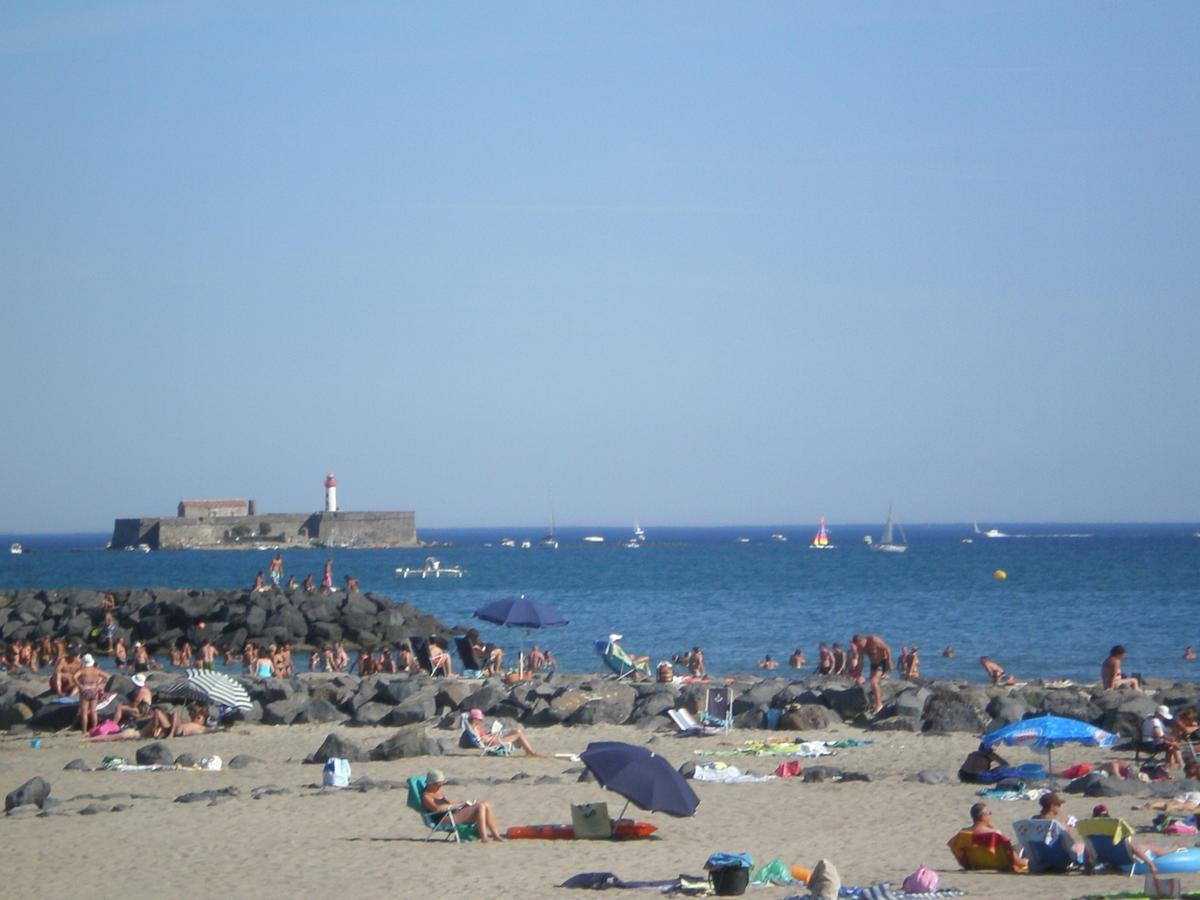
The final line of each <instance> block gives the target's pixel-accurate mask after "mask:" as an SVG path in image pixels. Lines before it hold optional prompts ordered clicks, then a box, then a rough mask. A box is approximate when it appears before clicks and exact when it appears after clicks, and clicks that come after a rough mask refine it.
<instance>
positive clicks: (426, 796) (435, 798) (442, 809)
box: [421, 769, 504, 844]
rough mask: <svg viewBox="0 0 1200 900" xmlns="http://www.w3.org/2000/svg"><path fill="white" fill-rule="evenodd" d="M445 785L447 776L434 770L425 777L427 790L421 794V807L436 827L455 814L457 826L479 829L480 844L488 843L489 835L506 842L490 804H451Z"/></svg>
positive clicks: (483, 802) (468, 802)
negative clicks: (443, 789)
mask: <svg viewBox="0 0 1200 900" xmlns="http://www.w3.org/2000/svg"><path fill="white" fill-rule="evenodd" d="M445 784H446V776H445V775H444V774H443V773H442V771H441V770H440V769H433V770H432V771H430V772H429V774H428V775H426V776H425V790H424V791H423V792H422V794H421V805H422V806H424V807H425V811H426V812H427V813H429V814H430V818H432V819H433V823H434V824H435V825H437V824H439V823H441V821H442V820H443V819H444V818H446V816H448V815H449V814H450V813H454V822H455V824H457V825H466V824H469V823H474V824H475V826H476V827H477V828H478V829H479V841H480V843H482V844H486V843H487V842H488V834H489V833H490V834H491V836H492V839H494V840H497V841H503V840H504V838H503V837H501V836H500V831H499V829H498V828H497V827H496V814H495V813H494V812H493V811H492V805H491V804H490V803H487V802H486V801H480V802H478V803H473V802H471V801H469V800H468V801H467V802H466V803H451V802H450V801H449V800H447V799H446V795H445V794H444V793H443V792H442V788H443V787H445Z"/></svg>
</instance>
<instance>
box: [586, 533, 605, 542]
mask: <svg viewBox="0 0 1200 900" xmlns="http://www.w3.org/2000/svg"><path fill="white" fill-rule="evenodd" d="M583 542H584V543H585V544H603V543H604V537H603V536H602V535H599V534H585V535H584V536H583Z"/></svg>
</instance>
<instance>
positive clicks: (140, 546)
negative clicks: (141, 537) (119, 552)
mask: <svg viewBox="0 0 1200 900" xmlns="http://www.w3.org/2000/svg"><path fill="white" fill-rule="evenodd" d="M137 548H138V550H140V551H141V552H142V553H149V552H150V545H149V544H138V545H137Z"/></svg>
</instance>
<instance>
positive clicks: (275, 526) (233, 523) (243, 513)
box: [110, 473, 420, 550]
mask: <svg viewBox="0 0 1200 900" xmlns="http://www.w3.org/2000/svg"><path fill="white" fill-rule="evenodd" d="M255 506H256V505H255V502H254V501H253V500H181V501H180V502H179V506H178V512H177V515H175V516H174V517H162V518H142V519H117V520H116V521H115V522H114V524H113V534H112V541H111V543H110V546H111V547H112V549H114V550H124V549H127V548H130V547H136V546H138V545H139V544H145V545H146V546H148V547H149V548H150V549H151V550H187V549H191V548H203V549H219V548H228V549H237V548H242V547H244V548H247V549H251V548H253V547H254V546H255V545H262V544H273V545H275V544H277V545H293V546H297V547H306V546H307V547H312V546H321V547H417V546H420V543H419V541H418V540H417V522H416V513H413V512H348V511H346V510H339V509H338V508H337V483H336V482H335V481H334V478H333V474H332V473H330V475H329V476H328V477H327V478H326V480H325V509H324V511H322V512H312V513H260V512H258V511H257V509H256V508H255Z"/></svg>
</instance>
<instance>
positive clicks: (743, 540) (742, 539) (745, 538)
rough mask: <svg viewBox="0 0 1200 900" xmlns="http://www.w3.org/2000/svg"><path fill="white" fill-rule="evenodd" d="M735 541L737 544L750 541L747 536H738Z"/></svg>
mask: <svg viewBox="0 0 1200 900" xmlns="http://www.w3.org/2000/svg"><path fill="white" fill-rule="evenodd" d="M737 542H738V543H739V544H748V543H750V538H748V537H740V538H738V539H737Z"/></svg>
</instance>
